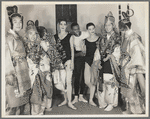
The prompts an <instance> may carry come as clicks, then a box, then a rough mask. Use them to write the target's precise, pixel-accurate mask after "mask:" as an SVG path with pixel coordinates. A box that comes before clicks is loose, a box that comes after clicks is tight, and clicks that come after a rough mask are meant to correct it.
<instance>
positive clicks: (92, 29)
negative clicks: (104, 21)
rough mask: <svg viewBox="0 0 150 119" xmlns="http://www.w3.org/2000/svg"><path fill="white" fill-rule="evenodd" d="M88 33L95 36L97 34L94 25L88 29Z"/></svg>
mask: <svg viewBox="0 0 150 119" xmlns="http://www.w3.org/2000/svg"><path fill="white" fill-rule="evenodd" d="M88 32H89V33H90V35H93V34H95V27H94V26H93V25H92V26H89V27H88Z"/></svg>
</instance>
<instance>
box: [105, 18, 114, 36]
mask: <svg viewBox="0 0 150 119" xmlns="http://www.w3.org/2000/svg"><path fill="white" fill-rule="evenodd" d="M105 30H106V32H107V33H111V32H112V31H113V24H112V22H111V21H110V20H108V21H107V22H106V24H105Z"/></svg>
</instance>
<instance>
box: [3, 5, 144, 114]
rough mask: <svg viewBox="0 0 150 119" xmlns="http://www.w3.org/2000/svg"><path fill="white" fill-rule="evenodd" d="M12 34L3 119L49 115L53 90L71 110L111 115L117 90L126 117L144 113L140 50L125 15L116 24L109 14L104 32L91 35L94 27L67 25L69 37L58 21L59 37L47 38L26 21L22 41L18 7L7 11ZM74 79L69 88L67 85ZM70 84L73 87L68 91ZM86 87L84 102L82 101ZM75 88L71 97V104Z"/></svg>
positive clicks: (7, 55) (7, 41)
mask: <svg viewBox="0 0 150 119" xmlns="http://www.w3.org/2000/svg"><path fill="white" fill-rule="evenodd" d="M7 13H8V16H9V20H10V25H11V28H10V30H9V31H8V32H7V34H6V39H5V62H6V63H5V81H6V86H5V92H6V96H5V97H6V106H5V107H6V114H7V115H30V114H31V115H43V114H44V112H45V111H51V109H52V95H53V86H55V87H56V88H57V89H59V90H61V92H62V94H63V96H64V101H63V102H62V103H61V104H59V105H58V106H63V105H66V104H67V105H68V107H70V108H71V109H73V110H76V109H77V108H76V107H75V106H74V104H75V103H77V102H78V101H82V102H85V103H88V102H89V104H90V105H93V106H97V105H96V104H95V102H94V101H93V97H94V95H95V96H96V97H97V99H98V105H99V108H103V109H104V110H105V111H111V110H112V109H113V107H116V106H118V89H119V88H120V89H121V94H122V98H124V99H125V101H126V106H127V109H126V112H125V113H133V114H141V113H145V50H144V49H145V48H144V45H143V43H142V40H141V37H140V36H139V35H138V34H136V33H135V32H133V31H132V28H131V26H132V25H131V22H130V19H129V17H130V16H129V15H128V14H127V13H125V12H123V13H122V15H123V17H124V19H122V20H120V21H119V29H120V31H121V33H122V34H121V36H120V34H119V33H118V31H117V28H116V25H115V18H114V16H113V14H112V12H109V13H108V15H107V16H106V17H105V21H104V32H103V33H102V34H101V36H98V35H96V32H95V28H96V26H95V25H94V24H93V23H91V22H90V23H88V24H87V25H86V29H87V30H86V31H80V27H79V24H78V23H72V24H71V29H72V31H73V32H72V34H71V33H69V32H67V31H66V28H67V21H66V20H65V19H60V20H59V22H58V24H59V28H60V32H59V33H57V34H55V35H54V36H52V37H51V36H50V35H49V34H48V32H47V29H46V28H45V27H43V26H39V25H38V24H39V23H38V21H35V22H33V21H31V20H29V21H28V22H27V24H26V31H25V33H26V34H25V36H23V37H21V36H20V35H19V32H20V30H21V29H22V28H23V16H22V15H21V14H19V13H18V8H17V6H9V7H7ZM73 77H74V83H72V79H73ZM72 84H73V86H72ZM85 84H86V85H87V86H88V87H89V89H90V90H89V93H90V96H89V101H87V100H86V99H84V96H83V94H84V93H83V92H84V89H85ZM72 87H74V92H75V96H74V99H73V100H72V92H73V88H72Z"/></svg>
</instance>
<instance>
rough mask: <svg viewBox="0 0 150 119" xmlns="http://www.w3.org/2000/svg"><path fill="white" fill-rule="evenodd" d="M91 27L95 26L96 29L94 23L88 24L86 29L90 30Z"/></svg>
mask: <svg viewBox="0 0 150 119" xmlns="http://www.w3.org/2000/svg"><path fill="white" fill-rule="evenodd" d="M89 26H94V27H95V25H94V24H93V23H92V22H90V23H88V24H86V29H88V28H89Z"/></svg>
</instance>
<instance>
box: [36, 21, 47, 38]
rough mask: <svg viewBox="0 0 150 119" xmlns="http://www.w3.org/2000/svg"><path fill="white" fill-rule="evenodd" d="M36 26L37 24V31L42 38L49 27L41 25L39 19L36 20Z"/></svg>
mask: <svg viewBox="0 0 150 119" xmlns="http://www.w3.org/2000/svg"><path fill="white" fill-rule="evenodd" d="M35 26H36V29H37V32H38V33H39V35H40V38H43V36H44V34H45V32H47V29H46V28H45V27H44V26H39V21H38V20H36V21H35Z"/></svg>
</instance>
